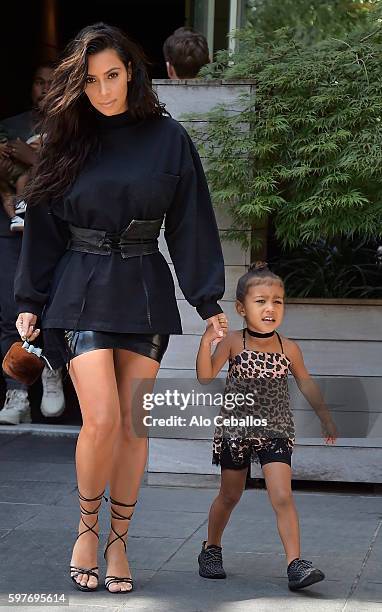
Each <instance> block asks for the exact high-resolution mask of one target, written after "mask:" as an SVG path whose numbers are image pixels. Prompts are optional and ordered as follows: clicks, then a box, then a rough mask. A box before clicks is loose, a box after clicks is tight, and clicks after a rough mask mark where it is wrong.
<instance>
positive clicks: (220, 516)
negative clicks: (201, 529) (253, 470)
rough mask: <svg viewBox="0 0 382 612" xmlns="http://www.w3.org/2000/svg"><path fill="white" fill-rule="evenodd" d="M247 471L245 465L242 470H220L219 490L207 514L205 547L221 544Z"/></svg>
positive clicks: (241, 491)
mask: <svg viewBox="0 0 382 612" xmlns="http://www.w3.org/2000/svg"><path fill="white" fill-rule="evenodd" d="M247 471H248V468H247V467H246V468H244V469H242V470H230V469H224V470H222V475H221V483H220V491H219V493H218V495H217V497H216V498H215V499H214V501H213V503H212V506H211V509H210V513H209V516H208V539H207V542H206V547H207V546H210V545H211V544H214V545H215V546H221V539H222V535H223V531H224V529H225V526H226V525H227V523H228V520H229V517H230V516H231V512H232V510H233V509H234V507H235V506H236V504H237V503H238V502H239V500H240V498H241V496H242V493H243V491H244V488H245V480H246V477H247Z"/></svg>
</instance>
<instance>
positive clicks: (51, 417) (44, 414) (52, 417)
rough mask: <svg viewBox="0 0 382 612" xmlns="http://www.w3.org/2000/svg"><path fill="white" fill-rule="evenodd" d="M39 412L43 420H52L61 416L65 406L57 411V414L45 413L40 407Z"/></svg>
mask: <svg viewBox="0 0 382 612" xmlns="http://www.w3.org/2000/svg"><path fill="white" fill-rule="evenodd" d="M40 412H41V414H42V415H43V416H44V417H45V418H47V419H54V418H55V417H59V416H61V415H62V414H64V412H65V406H64V407H63V408H62V409H61V410H59V411H58V412H54V413H49V412H45V410H43V409H42V408H41V406H40Z"/></svg>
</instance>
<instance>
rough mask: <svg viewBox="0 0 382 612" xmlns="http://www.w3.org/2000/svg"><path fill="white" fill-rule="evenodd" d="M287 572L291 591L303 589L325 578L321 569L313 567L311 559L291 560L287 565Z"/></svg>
mask: <svg viewBox="0 0 382 612" xmlns="http://www.w3.org/2000/svg"><path fill="white" fill-rule="evenodd" d="M287 574H288V587H289V588H290V590H291V591H297V589H303V588H304V587H307V586H310V585H311V584H314V583H315V582H320V581H321V580H323V579H324V578H325V574H324V573H323V572H322V571H321V570H319V569H317V568H315V567H313V564H312V562H311V561H304V559H294V560H293V561H291V562H290V563H289V565H288V569H287Z"/></svg>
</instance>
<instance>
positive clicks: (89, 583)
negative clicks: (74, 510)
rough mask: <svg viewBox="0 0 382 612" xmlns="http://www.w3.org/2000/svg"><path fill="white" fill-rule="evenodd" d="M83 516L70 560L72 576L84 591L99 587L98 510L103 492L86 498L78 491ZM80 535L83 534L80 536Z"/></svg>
mask: <svg viewBox="0 0 382 612" xmlns="http://www.w3.org/2000/svg"><path fill="white" fill-rule="evenodd" d="M78 496H79V499H80V508H81V518H80V522H79V524H78V535H77V540H76V542H75V544H74V547H73V552H72V559H71V561H70V577H71V579H72V580H73V582H75V583H76V585H78V586H77V588H78V589H80V590H82V591H94V590H95V589H96V588H97V587H98V566H97V552H98V541H99V535H98V532H99V527H98V511H99V509H100V507H101V503H102V497H104V499H106V501H107V498H106V497H105V496H104V495H103V493H101V494H100V495H98V496H97V497H94V498H86V497H84V496H83V495H81V493H80V492H78ZM80 536H82V537H81V538H80Z"/></svg>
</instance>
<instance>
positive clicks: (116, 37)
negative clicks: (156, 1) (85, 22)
mask: <svg viewBox="0 0 382 612" xmlns="http://www.w3.org/2000/svg"><path fill="white" fill-rule="evenodd" d="M105 49H114V50H115V51H116V52H117V54H118V56H119V57H120V59H121V61H122V62H123V63H124V65H125V67H126V70H127V69H128V64H129V62H131V68H132V80H131V81H130V83H129V114H130V115H131V117H132V118H133V119H146V118H149V117H160V116H162V115H165V114H168V113H167V111H165V109H164V105H162V104H160V102H159V100H158V97H157V95H156V93H155V92H154V91H153V90H152V88H151V84H150V81H149V78H148V74H147V60H146V57H145V55H144V53H143V51H142V50H141V48H140V47H139V46H138V45H137V44H136V43H134V42H133V41H131V40H130V39H129V38H128V37H127V36H126V34H124V33H123V32H122V31H121V30H120V29H119V28H116V27H114V26H110V25H107V24H105V23H102V22H100V23H96V24H93V25H90V26H87V27H85V28H83V29H82V30H81V31H80V32H79V33H78V34H77V35H76V36H75V38H74V39H73V40H72V41H71V42H70V43H69V44H68V45H67V47H66V49H65V51H64V53H63V56H62V58H61V60H60V61H59V62H58V64H57V66H56V68H55V70H54V73H53V80H52V84H51V87H50V89H49V92H48V93H47V95H46V97H45V99H44V108H43V119H42V121H41V122H40V125H39V126H38V131H39V132H40V133H41V134H43V135H44V136H43V138H42V146H41V150H40V153H39V157H38V161H37V164H36V165H35V167H34V168H33V171H32V175H31V180H30V181H29V183H28V185H27V187H26V190H25V192H24V199H25V200H26V201H27V203H28V205H34V204H39V203H43V202H45V203H46V202H49V201H51V200H52V199H55V198H58V197H60V196H62V195H63V194H64V193H65V191H66V190H67V189H68V188H69V187H70V186H71V185H72V183H73V182H74V180H75V179H76V177H77V176H78V174H79V172H80V170H81V168H82V167H83V164H84V162H85V161H86V159H87V157H88V155H89V154H90V153H92V152H94V151H97V148H98V144H99V142H98V137H97V129H96V123H95V121H96V120H95V113H94V112H92V105H91V103H90V102H89V100H88V98H87V96H86V94H85V93H84V89H85V85H86V76H87V70H88V57H89V55H92V54H95V53H98V52H100V51H104V50H105Z"/></svg>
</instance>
